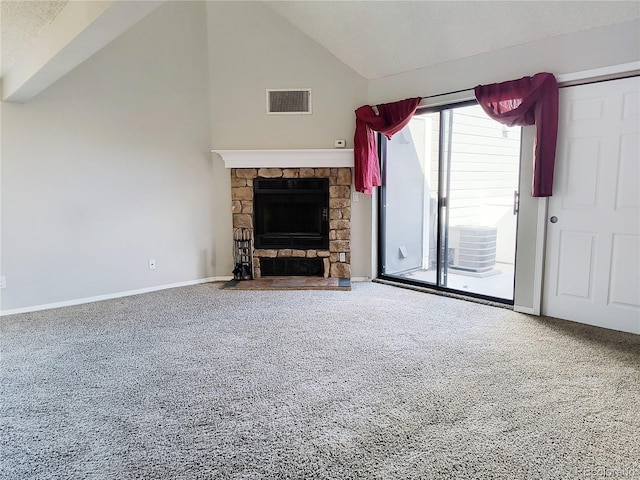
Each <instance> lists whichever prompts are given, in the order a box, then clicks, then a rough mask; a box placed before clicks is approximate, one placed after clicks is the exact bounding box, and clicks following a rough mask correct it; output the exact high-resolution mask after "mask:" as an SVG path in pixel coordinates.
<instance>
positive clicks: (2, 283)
mask: <svg viewBox="0 0 640 480" xmlns="http://www.w3.org/2000/svg"><path fill="white" fill-rule="evenodd" d="M0 288H7V279H6V278H5V277H4V275H3V276H2V277H0Z"/></svg>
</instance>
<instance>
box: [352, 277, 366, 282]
mask: <svg viewBox="0 0 640 480" xmlns="http://www.w3.org/2000/svg"><path fill="white" fill-rule="evenodd" d="M351 281H352V282H370V281H371V279H370V278H369V277H351Z"/></svg>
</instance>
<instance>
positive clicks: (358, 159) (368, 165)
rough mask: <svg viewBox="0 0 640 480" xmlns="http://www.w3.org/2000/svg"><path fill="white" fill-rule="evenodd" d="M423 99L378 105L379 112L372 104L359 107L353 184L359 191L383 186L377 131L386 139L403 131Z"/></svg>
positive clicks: (367, 190) (370, 190)
mask: <svg viewBox="0 0 640 480" xmlns="http://www.w3.org/2000/svg"><path fill="white" fill-rule="evenodd" d="M420 100H421V99H420V98H419V97H418V98H408V99H407V100H401V101H399V102H393V103H384V104H382V105H378V106H377V107H376V108H377V109H378V114H377V115H376V112H375V111H374V109H373V108H372V107H371V106H369V105H364V106H362V107H360V108H358V109H357V110H356V134H355V137H354V141H353V143H354V150H353V154H354V172H353V173H354V183H355V187H356V191H358V192H363V193H368V194H371V193H372V192H373V187H377V186H379V185H380V165H379V162H378V147H377V144H376V143H377V142H376V134H375V132H380V133H383V134H384V135H385V136H386V137H387V138H389V139H391V137H392V136H393V135H394V134H395V133H397V132H399V131H400V130H402V129H403V128H404V127H405V125H406V124H407V123H409V120H411V117H412V116H413V114H414V113H415V112H416V108H418V104H419V103H420Z"/></svg>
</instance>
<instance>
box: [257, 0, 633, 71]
mask: <svg viewBox="0 0 640 480" xmlns="http://www.w3.org/2000/svg"><path fill="white" fill-rule="evenodd" d="M266 3H267V4H268V5H269V6H270V7H271V8H272V9H273V10H275V11H276V12H277V13H279V14H280V15H282V16H283V17H285V18H286V19H288V20H289V21H290V22H291V23H293V24H294V25H295V26H297V27H298V28H299V29H300V30H302V31H303V32H304V33H306V34H307V35H309V36H310V37H311V38H313V39H314V40H315V41H316V42H318V43H319V44H321V45H322V46H324V47H325V48H326V49H327V50H329V51H330V52H331V53H333V55H335V56H336V57H337V58H339V59H340V60H342V61H343V62H344V63H346V64H347V65H349V66H350V67H351V68H353V69H354V70H355V71H356V72H358V73H360V74H361V75H362V76H364V77H365V78H368V79H375V78H380V77H385V76H388V75H393V74H397V73H401V72H407V71H411V70H415V69H418V68H422V67H427V66H430V65H436V64H439V63H444V62H448V61H452V60H456V59H459V58H464V57H469V56H473V55H478V54H481V53H486V52H489V51H492V50H498V49H501V48H505V47H510V46H514V45H520V44H524V43H528V42H532V41H535V40H539V39H542V38H547V37H553V36H557V35H562V34H566V33H572V32H577V31H580V30H587V29H590V28H595V27H599V26H604V25H609V24H613V23H620V22H624V21H627V20H632V19H634V18H637V17H639V16H640V2H638V1H629V2H627V1H413V2H404V1H268V2H266ZM630 48H633V46H630ZM636 48H637V46H636Z"/></svg>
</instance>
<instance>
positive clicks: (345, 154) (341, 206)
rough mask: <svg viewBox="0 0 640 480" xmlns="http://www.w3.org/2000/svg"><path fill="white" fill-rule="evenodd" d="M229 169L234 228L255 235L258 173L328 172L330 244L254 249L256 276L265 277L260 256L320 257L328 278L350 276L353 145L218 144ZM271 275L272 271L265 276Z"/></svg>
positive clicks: (322, 174) (278, 175) (276, 175)
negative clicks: (237, 147)
mask: <svg viewBox="0 0 640 480" xmlns="http://www.w3.org/2000/svg"><path fill="white" fill-rule="evenodd" d="M213 153H216V154H218V155H219V156H220V157H221V158H222V160H223V161H224V164H225V167H226V168H228V169H230V173H231V201H232V206H231V208H232V223H233V229H232V230H233V231H236V230H237V229H246V230H248V231H249V233H250V234H251V236H252V238H253V228H254V204H253V195H254V189H253V182H254V180H255V179H256V178H259V177H261V178H327V179H328V180H329V248H328V249H313V248H310V249H290V248H274V249H271V248H268V249H256V248H254V250H253V262H254V263H253V267H254V272H253V273H254V278H261V277H262V276H263V275H262V272H261V269H260V259H264V258H267V259H276V260H277V259H279V258H283V259H284V258H290V259H304V258H307V259H314V261H315V259H321V260H322V263H323V266H324V268H323V270H324V271H323V276H324V277H325V278H336V279H349V278H350V277H351V185H352V168H353V150H351V149H315V150H314V149H303V150H293V149H289V150H214V151H213ZM266 278H269V277H266Z"/></svg>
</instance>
